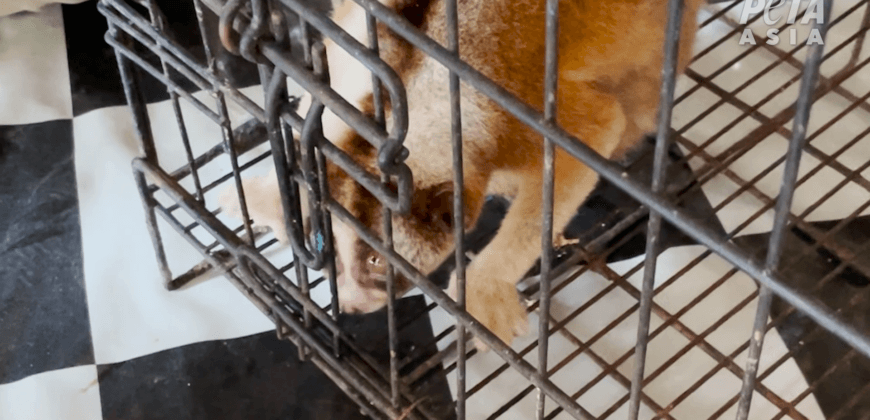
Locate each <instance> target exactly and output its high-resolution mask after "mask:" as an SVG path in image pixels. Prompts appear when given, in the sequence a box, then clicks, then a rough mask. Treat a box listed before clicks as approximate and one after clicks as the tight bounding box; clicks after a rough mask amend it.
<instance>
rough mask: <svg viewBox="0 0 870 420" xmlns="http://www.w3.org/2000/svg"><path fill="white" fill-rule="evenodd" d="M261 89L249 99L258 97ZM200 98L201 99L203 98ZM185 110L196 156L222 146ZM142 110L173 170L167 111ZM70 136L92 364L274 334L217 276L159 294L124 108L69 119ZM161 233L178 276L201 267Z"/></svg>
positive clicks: (161, 107) (176, 240)
mask: <svg viewBox="0 0 870 420" xmlns="http://www.w3.org/2000/svg"><path fill="white" fill-rule="evenodd" d="M258 90H259V88H258V87H256V88H251V89H249V90H247V92H248V93H250V94H251V95H252V96H256V92H258ZM260 95H261V94H260ZM197 96H198V97H200V98H204V99H203V100H208V95H206V94H197ZM260 99H261V98H260ZM184 108H185V119H186V122H187V126H188V128H189V132H190V133H191V142H192V143H193V144H192V146H193V148H194V150H195V152H202V151H203V150H204V149H205V148H206V147H208V146H210V145H213V144H216V143H219V142H220V138H221V137H220V132H219V131H218V130H217V127H216V125H215V124H214V123H212V122H211V121H210V120H206V119H205V118H204V117H199V114H198V113H197V112H192V111H190V110H189V107H188V106H185V107H184ZM149 110H150V113H151V116H152V123H153V124H152V125H153V128H154V134H155V137H156V138H157V139H159V143H158V147H159V148H161V158H163V159H164V160H163V162H165V163H164V164H165V165H167V167H168V168H172V167H176V166H180V165H181V162H182V160H183V159H184V158H183V156H184V154H183V152H181V150H183V149H181V142H180V141H175V140H176V139H175V138H174V137H178V136H179V134H178V132H177V127H176V125H175V120H174V116H173V115H172V112H171V105H170V104H169V103H168V102H162V103H159V104H154V105H151V106H149ZM230 114H231V116H232V117H233V121H234V123H236V124H238V123H241V122H243V121H244V118H243V114H244V113H243V112H241V110H240V109H238V108H236V107H232V106H231V107H230ZM74 130H75V141H76V143H75V146H76V162H75V163H76V169H77V180H78V188H79V203H80V211H81V220H82V241H83V253H84V271H85V283H86V288H87V293H88V303H89V309H90V316H91V328H92V331H93V339H94V351H95V358H96V361H97V363H112V362H118V361H122V360H126V359H130V358H133V357H138V356H142V355H145V354H148V353H153V352H156V351H160V350H164V349H168V348H172V347H177V346H181V345H185V344H190V343H194V342H199V341H204V340H215V339H229V338H235V337H240V336H245V335H249V334H254V333H258V332H262V331H266V330H269V329H271V328H274V326H273V325H272V324H271V323H270V322H269V320H268V319H267V318H266V317H265V316H264V315H263V314H262V313H261V312H260V311H259V310H257V309H256V308H255V307H254V305H253V304H251V303H250V302H249V301H248V300H247V299H246V298H245V297H244V296H243V295H242V294H241V293H240V292H239V291H238V290H237V289H236V288H235V287H234V286H232V285H231V284H230V283H229V282H228V281H226V280H224V279H214V280H211V281H207V282H203V283H201V284H198V285H196V286H193V287H190V288H187V289H185V290H180V291H175V292H168V291H166V290H165V289H164V288H163V285H162V280H161V277H160V275H159V272H158V270H157V263H156V260H155V257H154V252H153V248H152V246H151V241H150V237H149V235H148V233H147V229H146V225H145V218H144V211H143V209H142V204H141V202H140V199H139V196H138V192H137V189H136V186H135V183H134V181H133V176H132V169H131V167H130V161H131V159H132V158H133V157H134V156H135V155H136V154H137V152H136V146H135V137H134V132H133V129H132V122H131V117H130V111H129V109H128V108H126V107H113V108H106V109H100V110H96V111H92V112H89V113H87V114H85V115H82V116H80V117H77V118H75V120H74ZM173 136H174V137H173ZM167 145H169V146H168V147H170V149H168V148H167V147H165V146H167ZM171 148H176V149H177V150H173V149H171ZM167 151H168V153H163V152H167ZM180 159H182V160H180ZM173 165H174V166H173ZM228 165H229V164H228V162H226V166H223V167H221V165H220V164H213V165H209V167H208V168H207V169H206V170H204V171H203V174H202V175H203V179H204V182H207V181H206V179H209V178H211V177H214V176H216V174H217V173H218V171H225V170H228V168H229V166H228ZM222 173H225V172H222ZM163 227H164V228H165V229H162V231H161V233H162V234H163V238H164V243H165V250H166V254H167V256H168V259H169V261H170V266H171V268H173V269H175V270H176V271H175V272H174V274H175V275H178V274H181V273H182V272H183V271H178V270H187V269H189V268H190V267H191V266H192V265H193V264H196V263H198V262H199V261H201V256H200V255H199V253H198V252H196V251H195V250H194V249H193V248H192V247H191V246H190V245H189V244H188V243H187V242H186V241H185V240H183V239H182V238H181V237H180V236H179V235H177V234H176V233H175V232H174V231H172V230H171V229H168V228H166V227H167V226H166V225H163Z"/></svg>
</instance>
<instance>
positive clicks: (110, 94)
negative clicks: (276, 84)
mask: <svg viewBox="0 0 870 420" xmlns="http://www.w3.org/2000/svg"><path fill="white" fill-rule="evenodd" d="M130 3H133V2H127V4H130ZM157 4H158V5H159V6H160V9H161V10H162V11H163V13H164V14H165V15H166V18H167V20H168V23H169V25H168V26H169V29H168V33H169V35H170V36H171V38H172V40H173V41H174V42H176V43H177V44H178V45H179V46H180V47H181V48H182V49H183V50H184V51H187V52H188V53H190V54H191V55H192V56H193V57H194V58H195V60H196V61H197V62H198V63H201V64H203V65H204V63H205V51H204V49H203V47H202V37H201V35H200V30H199V25H198V24H197V21H196V14H195V10H194V6H193V1H176V0H157ZM143 13H144V12H143ZM144 16H147V14H145V15H144ZM203 16H204V21H205V23H206V26H207V28H209V30H208V31H207V33H208V34H210V35H211V36H212V38H210V40H209V43H210V45H219V41H218V38H217V21H218V18H217V16H216V15H214V13H212V12H211V11H210V10H205V11H204V14H203ZM63 19H64V30H65V34H66V43H67V58H68V61H69V69H70V85H71V88H72V100H73V115H81V114H84V113H86V112H88V111H91V110H94V109H99V108H103V107H107V106H116V105H124V104H126V103H127V101H126V98H125V96H124V90H123V87H122V85H121V79H120V73H119V71H118V64H117V60H116V58H115V53H114V50H113V49H112V48H111V47H110V46H109V45H108V44H107V43H106V42H105V40H104V35H105V34H106V31H107V30H108V23H107V22H106V18H105V17H104V16H103V15H102V14H100V13H99V12H98V11H97V2H96V0H90V1H87V2H84V3H81V4H75V5H63ZM134 45H135V48H134V49H135V51H137V53H139V54H140V55H142V56H143V57H144V58H146V59H147V60H148V61H149V62H150V63H151V64H153V65H155V67H156V68H157V69H160V68H161V67H160V62H159V60H157V57H156V55H154V54H153V53H151V52H149V51H148V50H147V49H145V48H144V47H143V46H142V45H141V44H139V43H138V42H137V43H135V44H134ZM213 52H214V53H215V55H216V59H217V62H218V66H219V68H220V69H222V70H224V71H225V74H226V75H227V78H228V79H229V81H230V82H231V83H232V84H233V86H236V87H238V88H243V87H247V86H252V85H254V84H257V83H259V74H258V73H257V68H256V66H255V65H254V64H252V63H250V62H247V61H245V60H244V59H242V58H241V57H237V56H234V55H232V54H230V53H228V52H227V51H226V50H224V49H223V48H213ZM134 68H136V69H137V71H136V74H137V75H138V78H139V80H140V82H139V83H140V85H141V91H142V94H143V97H144V98H145V100H146V102H148V103H154V102H158V101H162V100H166V99H168V98H169V94H168V93H167V91H166V86H165V85H163V84H162V83H161V82H159V81H158V80H157V79H155V78H154V77H152V76H151V75H148V74H147V73H145V72H144V71H142V70H140V69H139V68H138V67H134ZM171 76H172V79H173V80H174V81H175V82H177V83H179V84H180V85H181V86H182V88H184V89H185V90H187V91H188V92H195V91H197V90H198V88H197V87H196V85H194V84H193V82H191V81H189V80H187V79H186V78H184V77H183V76H181V75H180V74H177V73H175V72H174V71H173V72H171Z"/></svg>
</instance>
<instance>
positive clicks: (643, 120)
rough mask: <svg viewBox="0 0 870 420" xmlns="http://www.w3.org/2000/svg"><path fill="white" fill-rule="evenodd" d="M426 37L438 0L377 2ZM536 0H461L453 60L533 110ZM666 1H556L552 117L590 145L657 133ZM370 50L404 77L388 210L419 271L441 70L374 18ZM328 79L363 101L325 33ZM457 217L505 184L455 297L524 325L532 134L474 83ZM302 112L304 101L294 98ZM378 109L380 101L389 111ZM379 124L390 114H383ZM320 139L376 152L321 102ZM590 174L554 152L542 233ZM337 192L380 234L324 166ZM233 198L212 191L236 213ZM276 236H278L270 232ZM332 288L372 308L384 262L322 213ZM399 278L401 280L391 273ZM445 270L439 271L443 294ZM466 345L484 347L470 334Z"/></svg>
mask: <svg viewBox="0 0 870 420" xmlns="http://www.w3.org/2000/svg"><path fill="white" fill-rule="evenodd" d="M701 1H702V0H686V1H685V3H686V7H685V11H684V20H683V25H682V26H683V33H682V37H681V44H682V45H681V48H680V57H679V69H681V70H682V69H683V68H684V67H685V66H686V64H687V63H688V62H689V59H690V57H691V46H692V43H693V39H694V31H695V28H696V26H697V25H696V23H695V22H696V13H697V10H698V8H699V7H700V5H701ZM383 3H385V4H386V5H387V6H389V7H391V8H393V9H394V10H396V11H397V12H398V13H399V14H404V15H405V16H406V17H407V18H408V19H409V21H411V22H412V23H414V24H415V25H417V26H418V27H419V28H421V30H423V31H424V32H425V33H426V34H427V35H428V36H430V37H432V38H433V39H435V40H436V41H438V42H440V43H442V44H446V21H445V17H444V4H443V1H441V0H428V1H427V0H418V1H413V0H383ZM544 7H545V1H544V0H486V1H484V0H459V42H460V55H461V58H462V59H463V60H465V61H466V62H468V63H469V64H470V65H471V66H473V67H474V68H476V69H478V70H479V71H480V72H482V73H483V74H484V75H486V76H487V77H489V78H491V79H492V80H494V81H495V82H496V83H498V84H500V85H501V86H503V87H505V88H506V89H507V90H509V91H510V92H511V93H513V94H514V95H516V96H517V97H519V98H520V99H521V100H523V101H524V102H526V103H527V104H529V105H531V106H533V107H535V108H536V109H538V110H541V109H543V103H544V98H543V94H544V83H543V82H544V76H543V75H544V56H545V53H544V39H545V36H544V26H545V20H544V19H545V17H544ZM666 14H667V1H666V0H613V1H600V0H562V1H561V2H560V5H559V15H560V32H559V41H558V42H559V67H558V75H559V77H558V94H557V106H558V113H557V122H558V124H559V125H561V126H562V127H563V128H564V129H565V130H566V131H568V132H570V133H571V134H573V135H575V136H576V137H577V138H579V139H581V140H583V141H584V142H585V143H586V144H587V145H588V146H590V147H591V148H592V149H594V150H595V151H597V152H598V153H600V154H601V155H603V156H605V157H608V158H614V157H618V156H619V155H621V154H622V153H623V152H625V151H626V150H627V149H629V148H630V147H631V146H633V145H634V143H635V142H636V141H638V140H640V139H641V138H642V137H643V135H644V134H646V133H650V132H653V131H655V124H656V113H657V108H658V96H659V86H660V73H661V66H662V58H663V57H662V56H663V46H664V38H665V36H664V32H665V29H664V28H665V25H666V21H667V16H666ZM334 19H335V20H336V21H337V22H338V23H339V25H340V26H342V28H344V29H345V30H346V31H348V32H349V33H350V34H351V35H353V36H354V37H356V38H357V39H358V40H360V41H361V42H362V43H364V44H365V43H366V39H367V38H366V26H365V20H364V19H365V15H364V11H363V9H362V8H361V7H359V6H358V5H356V3H354V2H353V1H345V2H344V3H343V4H341V5H339V6H338V7H337V8H336V11H335V13H334ZM378 31H379V36H380V48H381V56H382V57H383V59H384V60H385V61H386V62H387V63H388V64H389V65H390V66H391V67H393V68H394V69H395V70H396V71H397V73H398V74H399V75H400V77H401V78H402V81H403V82H404V83H405V85H406V89H407V96H408V111H409V121H410V128H409V132H408V135H407V138H406V140H405V146H406V147H407V148H408V149H409V151H410V157H409V158H408V160H407V161H406V163H407V164H408V166H409V167H410V168H411V170H412V172H413V173H414V182H415V194H414V196H413V206H412V209H411V211H410V212H409V214H406V215H398V214H394V215H393V236H394V241H395V249H396V251H397V252H398V253H399V254H401V255H402V256H404V257H405V258H406V259H407V260H408V261H409V262H411V263H412V264H413V265H414V266H416V267H417V268H418V269H419V270H420V271H421V272H423V273H428V272H430V271H432V270H433V269H434V268H435V267H436V266H437V265H438V264H439V263H440V262H441V261H443V260H444V259H445V258H446V257H448V256H449V254H450V252H451V251H452V249H453V227H452V197H453V194H454V193H456V192H455V191H453V173H452V165H451V147H450V138H451V137H450V117H449V115H450V105H449V94H448V71H447V69H445V68H444V67H443V66H441V65H440V64H438V63H437V62H435V60H433V59H431V58H428V57H426V56H425V54H423V53H421V52H419V51H416V50H414V49H413V48H411V47H410V45H408V44H407V43H406V42H405V41H403V40H402V39H400V38H399V37H397V36H396V35H395V34H393V33H392V32H391V31H390V30H389V29H388V28H386V27H385V26H384V25H381V26H380V27H379V28H378ZM326 47H327V54H328V60H329V64H330V68H331V74H330V76H331V80H332V86H333V89H335V90H336V91H337V92H338V93H340V94H341V95H342V96H343V97H344V98H345V99H347V100H348V101H349V102H351V103H353V104H356V105H357V106H358V107H359V108H360V109H362V110H364V111H370V110H371V108H372V107H371V76H370V73H369V72H368V70H366V69H365V68H364V67H363V66H362V65H361V64H359V63H357V62H356V61H355V60H354V59H352V58H351V57H350V56H349V55H348V54H347V53H346V52H345V51H344V50H342V49H341V48H338V47H337V46H336V45H334V44H333V43H332V42H330V41H327V42H326ZM461 90H462V96H461V107H462V136H463V151H464V168H463V170H464V171H465V172H464V175H465V190H464V191H462V193H463V194H464V199H465V214H466V216H467V217H466V228H468V227H470V226H471V224H472V223H473V222H474V221H475V220H476V219H477V217H478V214H479V211H480V209H481V206H482V204H483V201H484V198H485V196H486V195H487V193H488V192H489V191H490V187H489V186H490V185H491V184H493V185H498V188H499V189H501V190H509V191H510V192H511V195H512V196H513V199H512V204H511V207H510V209H509V211H508V213H507V216H506V217H505V219H504V221H503V223H502V226H501V228H500V230H499V231H498V233H497V234H496V236H495V238H494V239H493V240H492V242H491V243H490V244H489V245H488V246H487V247H486V248H485V249H484V250H483V251H482V252H481V253H480V254H479V255H477V256H476V258H475V259H474V260H473V261H472V263H471V264H469V266H468V268H467V279H468V281H467V298H466V299H467V300H466V302H467V308H468V311H469V312H470V313H471V314H472V315H473V316H474V317H475V318H477V319H478V320H479V321H480V322H481V323H483V325H485V326H486V327H487V328H489V329H490V330H491V331H493V332H494V333H495V334H496V335H497V336H498V337H499V338H501V339H502V340H504V341H505V342H507V343H508V344H510V342H511V340H512V339H513V337H515V336H516V335H519V334H523V333H524V332H525V331H526V330H527V321H526V311H525V308H524V307H523V305H522V304H521V303H520V301H519V298H518V295H517V292H516V288H515V283H516V281H518V280H520V276H522V275H523V274H524V273H525V272H526V271H527V270H528V269H529V268H530V267H531V266H532V264H533V263H534V262H535V260H536V259H537V258H538V256H539V254H540V236H541V196H542V193H541V188H542V165H543V141H542V138H541V136H540V135H539V134H537V133H536V132H535V131H533V130H531V129H529V128H528V127H526V126H525V125H523V124H522V123H520V122H519V121H518V120H517V119H516V118H514V117H513V116H511V115H510V114H508V113H507V112H506V111H504V110H502V109H501V108H500V107H498V106H497V105H496V104H495V103H494V102H492V101H491V100H489V99H488V98H486V97H485V96H484V95H482V94H480V93H478V92H477V91H475V90H474V89H473V88H472V87H470V86H468V85H465V84H463V85H462V87H461ZM301 107H302V109H301V110H300V111H301V112H300V115H304V110H305V108H306V107H307V102H306V101H305V100H303V104H302V105H301ZM388 117H389V110H388ZM388 126H389V123H388ZM323 127H324V133H325V135H326V137H327V138H328V139H330V140H331V141H333V142H334V143H335V144H336V145H338V146H339V147H340V148H342V149H343V150H345V151H346V152H347V153H349V154H350V155H351V156H353V157H354V158H355V159H356V160H357V161H358V162H361V163H363V164H364V165H365V166H367V167H368V168H369V169H370V170H371V171H372V172H373V173H377V172H376V170H375V168H376V151H375V150H374V149H373V148H372V147H371V146H369V145H368V143H367V142H366V141H365V140H363V139H361V138H360V137H359V136H358V135H357V134H355V133H354V132H353V131H352V130H350V129H349V127H348V126H347V125H346V124H344V122H342V121H341V120H340V119H339V118H338V117H336V116H335V115H333V114H332V113H330V112H328V111H327V112H325V113H324V117H323ZM274 178H275V177H274V175H272V176H271V177H265V178H257V179H248V180H246V181H245V186H244V188H245V192H246V195H247V196H248V197H249V199H250V200H252V201H251V203H250V204H249V209H250V211H251V214H252V218H253V219H254V220H255V221H256V222H257V223H260V224H265V225H268V226H270V227H271V228H272V229H273V231H276V232H282V231H283V230H284V226H283V223H282V216H281V215H282V213H281V208H280V205H279V202H278V200H277V196H278V192H277V181H276V180H275V179H274ZM597 180H598V176H597V174H596V173H595V172H594V171H592V170H591V169H589V168H588V167H586V166H585V165H583V164H582V163H581V162H579V161H578V160H576V159H575V158H573V157H571V156H570V155H569V154H567V153H565V152H564V151H562V150H558V148H557V152H556V157H555V203H554V222H553V224H554V232H555V233H557V234H558V232H561V231H562V229H563V228H564V227H565V225H566V224H567V223H568V221H569V219H570V218H571V217H572V216H573V214H574V213H575V211H576V209H577V207H578V206H579V205H580V204H581V203H582V202H583V200H584V199H585V198H586V196H587V195H588V194H589V193H590V192H591V191H592V189H593V187H594V186H595V184H596V182H597ZM329 185H330V189H331V192H332V194H333V195H334V196H335V198H336V200H337V201H338V202H340V203H341V204H342V205H344V206H345V207H346V208H347V209H348V210H349V211H350V212H351V213H352V214H354V215H355V216H356V217H358V218H359V220H361V221H362V222H363V224H365V225H366V226H368V227H369V229H371V230H372V231H373V232H376V233H378V234H380V233H381V225H382V223H381V221H382V216H381V211H382V208H381V205H380V204H379V203H378V201H377V200H375V199H374V197H373V196H372V195H371V194H369V193H368V192H367V191H366V190H365V189H363V188H362V187H360V186H359V185H357V184H356V183H355V182H353V181H352V180H351V179H350V177H348V176H347V175H346V174H344V173H343V172H342V171H341V170H339V169H337V168H334V167H330V170H329ZM227 197H232V195H226V196H225V197H224V199H223V200H222V202H223V204H224V207H225V208H227V207H229V208H228V210H229V211H230V213H233V211H235V214H238V211H237V208H235V207H236V205H235V203H233V202H232V199H231V198H227ZM280 239H282V240H286V238H283V237H281V238H280ZM334 239H335V244H336V250H337V262H338V263H339V264H340V265H341V267H342V268H343V270H342V274H341V276H340V278H339V286H340V287H339V299H340V301H341V307H342V309H343V310H345V311H351V312H355V311H360V312H369V311H373V310H377V309H379V308H380V307H382V306H383V305H384V303H385V301H386V293H385V291H384V282H383V280H384V279H383V275H384V260H383V259H382V258H380V257H379V256H378V255H377V254H376V253H374V251H373V250H372V249H371V248H370V247H368V246H367V245H366V244H365V243H364V242H363V241H362V240H361V239H360V238H359V237H358V235H357V234H356V233H355V232H354V231H353V230H352V229H350V228H349V227H346V226H344V225H343V224H341V223H340V222H338V221H335V223H334ZM400 286H401V288H402V289H407V282H406V281H403V282H400ZM453 286H454V281H452V280H451V290H450V291H451V293H452V292H453V290H452V289H453ZM478 346H480V347H483V346H482V345H481V343H479V342H478Z"/></svg>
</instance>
